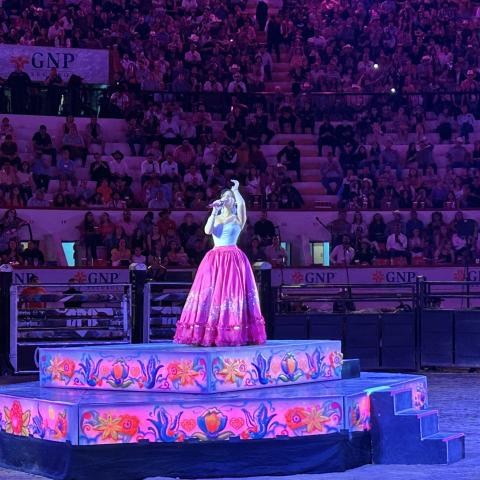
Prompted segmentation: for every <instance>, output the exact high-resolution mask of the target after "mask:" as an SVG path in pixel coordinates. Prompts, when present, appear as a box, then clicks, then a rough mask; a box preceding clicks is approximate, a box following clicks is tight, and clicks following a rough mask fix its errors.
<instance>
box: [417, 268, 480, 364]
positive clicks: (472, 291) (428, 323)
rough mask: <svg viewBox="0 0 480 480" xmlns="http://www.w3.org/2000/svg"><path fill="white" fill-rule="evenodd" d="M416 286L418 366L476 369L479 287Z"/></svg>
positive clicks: (479, 340) (471, 284)
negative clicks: (418, 316) (418, 289)
mask: <svg viewBox="0 0 480 480" xmlns="http://www.w3.org/2000/svg"><path fill="white" fill-rule="evenodd" d="M466 278H468V272H467V275H466ZM419 285H420V295H419V298H420V305H419V307H420V308H419V311H420V314H421V330H420V351H421V366H422V367H467V368H472V367H480V283H479V282H472V281H457V282H439V281H435V282H429V281H426V280H425V279H421V281H420V284H419Z"/></svg>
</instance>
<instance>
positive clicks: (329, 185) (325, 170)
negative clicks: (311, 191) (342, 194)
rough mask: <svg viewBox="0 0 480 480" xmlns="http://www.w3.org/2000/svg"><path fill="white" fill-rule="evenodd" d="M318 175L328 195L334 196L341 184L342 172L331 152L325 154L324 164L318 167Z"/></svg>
mask: <svg viewBox="0 0 480 480" xmlns="http://www.w3.org/2000/svg"><path fill="white" fill-rule="evenodd" d="M320 173H321V176H322V185H323V186H324V187H325V189H326V190H327V193H328V194H329V195H336V194H337V192H338V190H339V188H340V186H341V184H342V182H343V172H342V168H341V167H340V163H339V162H338V160H337V159H336V158H335V157H334V156H333V153H332V152H328V153H327V160H326V162H324V163H322V164H321V165H320Z"/></svg>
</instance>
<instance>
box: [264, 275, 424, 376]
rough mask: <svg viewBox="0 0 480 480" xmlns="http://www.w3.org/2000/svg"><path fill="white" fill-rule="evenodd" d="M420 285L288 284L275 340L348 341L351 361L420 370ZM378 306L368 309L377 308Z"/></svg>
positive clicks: (281, 298) (346, 346) (277, 312)
mask: <svg viewBox="0 0 480 480" xmlns="http://www.w3.org/2000/svg"><path fill="white" fill-rule="evenodd" d="M417 293H418V284H417V283H408V284H403V285H394V286H392V285H368V284H349V285H347V284H330V285H325V284H318V285H316V284H315V285H282V286H281V287H279V288H278V292H277V305H276V309H275V316H274V319H273V325H274V326H273V332H274V338H279V339H287V338H297V339H298V338H304V339H334V340H341V341H342V348H343V353H344V355H345V356H346V357H348V358H360V361H361V364H362V366H363V367H364V368H369V369H397V368H402V369H411V370H415V369H417V368H418V366H419V353H418V352H419V348H418V338H419V336H418V325H419V322H418V308H417V307H418V306H417V302H418V294H417ZM372 303H373V304H374V305H375V304H377V305H375V306H377V308H373V309H369V308H365V307H368V306H371V304H372Z"/></svg>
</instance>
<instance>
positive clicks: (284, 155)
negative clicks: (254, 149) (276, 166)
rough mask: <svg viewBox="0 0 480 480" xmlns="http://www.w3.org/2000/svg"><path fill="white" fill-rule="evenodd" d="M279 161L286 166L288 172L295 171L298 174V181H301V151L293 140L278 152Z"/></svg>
mask: <svg viewBox="0 0 480 480" xmlns="http://www.w3.org/2000/svg"><path fill="white" fill-rule="evenodd" d="M277 161H278V163H280V164H282V165H285V166H286V167H287V170H294V171H295V172H296V173H297V180H298V181H300V178H301V174H300V150H299V149H298V148H297V147H296V146H295V142H294V141H293V140H291V141H290V142H288V144H287V145H286V146H285V147H283V148H282V149H281V150H280V151H279V152H278V154H277Z"/></svg>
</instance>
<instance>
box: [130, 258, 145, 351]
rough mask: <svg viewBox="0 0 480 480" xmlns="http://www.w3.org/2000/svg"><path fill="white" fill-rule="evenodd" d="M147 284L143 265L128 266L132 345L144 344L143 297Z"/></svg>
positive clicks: (133, 264)
mask: <svg viewBox="0 0 480 480" xmlns="http://www.w3.org/2000/svg"><path fill="white" fill-rule="evenodd" d="M146 283H147V267H146V265H144V264H143V263H132V264H131V265H130V284H131V285H132V323H131V325H132V343H144V341H146V340H145V339H144V323H145V315H144V296H145V284H146Z"/></svg>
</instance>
